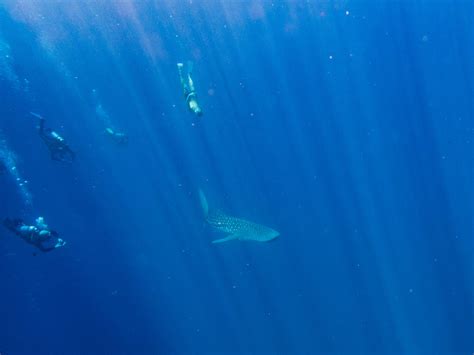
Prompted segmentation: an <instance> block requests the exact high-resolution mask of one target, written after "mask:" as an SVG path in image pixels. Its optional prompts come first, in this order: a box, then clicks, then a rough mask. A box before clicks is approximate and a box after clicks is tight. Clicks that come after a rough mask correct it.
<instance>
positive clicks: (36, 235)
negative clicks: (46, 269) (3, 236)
mask: <svg viewBox="0 0 474 355" xmlns="http://www.w3.org/2000/svg"><path fill="white" fill-rule="evenodd" d="M3 225H4V226H5V228H7V229H8V230H10V231H11V232H12V233H14V234H15V235H17V236H18V237H20V238H21V239H23V240H24V241H25V242H27V243H28V244H31V245H33V246H34V247H36V248H38V249H39V250H41V251H42V252H44V253H46V252H48V251H51V250H54V249H57V248H60V247H63V246H64V245H65V244H66V242H65V241H64V240H62V239H61V238H59V234H58V233H57V232H56V231H54V230H51V229H49V228H48V225H47V224H46V223H45V222H44V218H43V217H38V218H37V219H36V221H35V224H34V225H27V224H26V223H25V222H23V220H21V219H9V218H6V219H5V220H4V221H3Z"/></svg>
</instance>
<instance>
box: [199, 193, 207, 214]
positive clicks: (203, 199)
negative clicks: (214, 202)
mask: <svg viewBox="0 0 474 355" xmlns="http://www.w3.org/2000/svg"><path fill="white" fill-rule="evenodd" d="M198 192H199V202H200V203H201V208H202V211H203V213H204V217H205V218H207V216H208V215H209V205H208V204H207V199H206V196H205V195H204V192H202V190H201V189H199V191H198Z"/></svg>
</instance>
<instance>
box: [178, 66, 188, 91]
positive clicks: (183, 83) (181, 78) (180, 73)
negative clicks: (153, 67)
mask: <svg viewBox="0 0 474 355" xmlns="http://www.w3.org/2000/svg"><path fill="white" fill-rule="evenodd" d="M176 66H177V67H178V74H179V80H180V81H181V86H182V87H183V93H184V95H185V96H186V95H187V94H188V87H187V84H186V81H185V80H184V76H183V66H184V65H183V63H177V64H176Z"/></svg>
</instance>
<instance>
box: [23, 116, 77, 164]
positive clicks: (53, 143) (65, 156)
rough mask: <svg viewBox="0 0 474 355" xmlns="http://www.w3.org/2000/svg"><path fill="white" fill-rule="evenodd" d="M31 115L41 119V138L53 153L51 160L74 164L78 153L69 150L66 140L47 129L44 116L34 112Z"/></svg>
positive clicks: (39, 127) (39, 129) (39, 128)
mask: <svg viewBox="0 0 474 355" xmlns="http://www.w3.org/2000/svg"><path fill="white" fill-rule="evenodd" d="M30 114H31V115H33V116H35V117H37V118H39V126H38V131H39V136H40V138H41V139H42V140H43V142H44V143H45V144H46V146H47V147H48V149H49V151H50V153H51V159H53V160H56V161H60V162H64V163H72V162H73V161H74V160H75V159H76V153H74V152H73V151H72V150H71V148H69V145H68V144H67V143H66V141H65V140H64V138H63V137H61V136H60V135H59V134H58V133H57V132H55V131H53V130H52V129H50V128H45V126H44V123H45V121H46V120H45V119H44V118H43V117H42V116H40V115H38V114H37V113H34V112H30Z"/></svg>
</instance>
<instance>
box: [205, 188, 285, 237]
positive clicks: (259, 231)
mask: <svg viewBox="0 0 474 355" xmlns="http://www.w3.org/2000/svg"><path fill="white" fill-rule="evenodd" d="M199 198H200V201H201V206H202V208H203V211H204V215H205V216H206V221H207V222H208V223H209V225H210V226H211V227H213V228H215V229H216V230H218V231H221V232H224V233H227V234H229V235H228V236H227V237H225V238H222V239H218V240H214V241H213V243H222V242H226V241H229V240H234V239H238V240H254V241H257V242H268V241H270V240H273V239H275V238H277V237H278V236H279V235H280V233H278V232H277V231H276V230H274V229H271V228H268V227H265V226H262V225H261V224H257V223H253V222H250V221H247V220H245V219H242V218H237V217H232V216H229V215H227V214H225V213H223V212H220V211H211V212H209V206H208V204H207V200H206V197H205V195H204V193H203V192H202V191H201V190H199Z"/></svg>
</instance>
